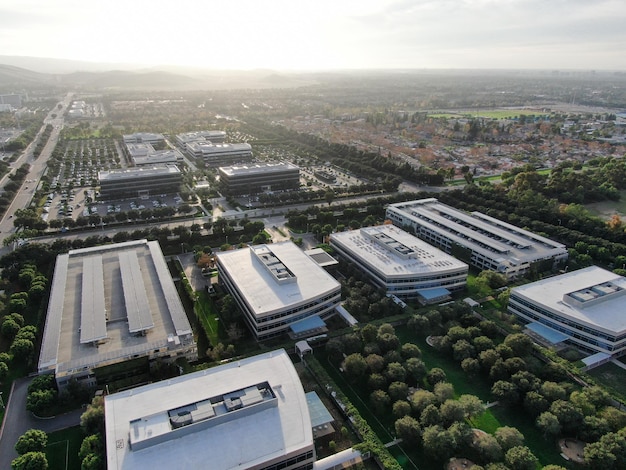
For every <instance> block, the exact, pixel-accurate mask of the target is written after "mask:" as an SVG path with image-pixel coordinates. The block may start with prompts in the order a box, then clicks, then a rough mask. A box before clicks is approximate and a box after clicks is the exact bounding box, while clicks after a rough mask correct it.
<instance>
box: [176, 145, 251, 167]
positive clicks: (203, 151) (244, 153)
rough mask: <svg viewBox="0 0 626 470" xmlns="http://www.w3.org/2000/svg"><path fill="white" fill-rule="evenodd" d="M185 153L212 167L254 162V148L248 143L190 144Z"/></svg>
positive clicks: (186, 146)
mask: <svg viewBox="0 0 626 470" xmlns="http://www.w3.org/2000/svg"><path fill="white" fill-rule="evenodd" d="M185 151H186V152H187V153H188V154H189V155H190V156H192V157H194V158H197V159H200V160H203V161H204V163H205V164H206V165H208V166H210V167H213V168H217V167H219V166H222V165H230V164H234V163H244V162H249V161H250V160H252V146H251V145H250V144H247V143H239V144H214V143H212V142H208V141H207V142H188V143H186V144H185Z"/></svg>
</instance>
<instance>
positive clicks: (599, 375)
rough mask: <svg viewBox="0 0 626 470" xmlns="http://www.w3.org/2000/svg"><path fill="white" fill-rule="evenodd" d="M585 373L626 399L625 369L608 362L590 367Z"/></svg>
mask: <svg viewBox="0 0 626 470" xmlns="http://www.w3.org/2000/svg"><path fill="white" fill-rule="evenodd" d="M587 374H589V375H590V376H591V377H593V378H594V379H595V380H596V382H598V383H599V384H600V385H603V386H604V387H606V388H608V389H609V390H611V392H613V393H614V394H615V395H618V396H619V397H621V399H622V400H626V370H624V369H622V368H621V367H618V366H616V365H615V364H611V363H610V362H609V363H607V364H603V365H601V366H600V367H596V368H595V369H591V370H590V371H588V372H587Z"/></svg>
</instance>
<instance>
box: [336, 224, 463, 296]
mask: <svg viewBox="0 0 626 470" xmlns="http://www.w3.org/2000/svg"><path fill="white" fill-rule="evenodd" d="M330 245H331V246H332V247H333V248H334V249H335V250H336V252H337V253H338V254H339V256H341V257H342V258H344V259H345V260H347V261H349V262H351V263H354V264H356V265H357V266H358V267H359V268H360V269H361V271H363V272H364V273H365V274H366V275H367V276H368V277H369V278H370V279H371V280H372V282H373V283H374V285H376V286H377V287H379V288H382V289H385V291H386V292H387V293H388V294H392V295H395V296H396V297H399V298H401V299H418V300H419V301H420V302H421V303H423V304H428V303H434V302H438V301H442V300H445V299H447V298H448V297H449V295H450V292H451V291H456V290H460V289H463V288H464V287H465V284H466V281H467V271H468V268H469V267H468V265H467V264H465V263H463V262H462V261H459V260H457V259H456V258H454V257H452V256H450V255H448V254H446V253H444V252H443V251H441V250H439V249H438V248H435V247H433V246H431V245H429V244H428V243H426V242H424V241H422V240H420V239H419V238H417V237H415V236H413V235H411V234H409V233H407V232H405V231H404V230H401V229H399V228H398V227H394V226H393V225H379V226H376V227H367V228H361V229H359V230H350V231H347V232H339V233H333V234H331V236H330Z"/></svg>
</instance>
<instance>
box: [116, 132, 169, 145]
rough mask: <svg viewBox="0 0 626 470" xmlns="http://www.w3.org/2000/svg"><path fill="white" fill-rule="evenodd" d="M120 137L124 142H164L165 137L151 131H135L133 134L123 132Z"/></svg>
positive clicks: (162, 143)
mask: <svg viewBox="0 0 626 470" xmlns="http://www.w3.org/2000/svg"><path fill="white" fill-rule="evenodd" d="M122 138H123V140H124V143H125V144H151V145H164V144H165V137H164V136H163V134H154V133H151V132H136V133H135V134H125V135H123V136H122Z"/></svg>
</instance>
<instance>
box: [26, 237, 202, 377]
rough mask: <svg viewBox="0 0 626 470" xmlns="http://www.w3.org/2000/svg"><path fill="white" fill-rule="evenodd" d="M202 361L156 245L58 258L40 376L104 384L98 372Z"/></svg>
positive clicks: (116, 246)
mask: <svg viewBox="0 0 626 470" xmlns="http://www.w3.org/2000/svg"><path fill="white" fill-rule="evenodd" d="M197 356H198V353H197V348H196V344H195V342H194V339H193V332H192V330H191V326H190V324H189V321H188V320H187V314H186V313H185V310H184V308H183V306H182V304H181V302H180V299H179V298H178V293H177V292H176V287H175V286H174V282H173V281H172V277H171V275H170V272H169V270H168V268H167V264H166V262H165V258H164V257H163V253H162V252H161V248H160V246H159V244H158V242H156V241H150V242H149V241H147V240H137V241H131V242H125V243H117V244H113V245H104V246H96V247H92V248H83V249H80V250H70V252H69V253H67V254H63V255H59V256H58V257H57V261H56V266H55V269H54V277H53V279H52V291H51V292H50V302H49V304H48V313H47V317H46V325H45V329H44V334H43V340H42V345H41V353H40V356H39V367H38V371H39V373H40V374H46V373H54V374H55V377H56V381H57V384H58V386H59V389H63V388H65V387H66V386H67V385H68V383H69V381H70V380H77V381H78V382H79V383H81V384H84V385H86V386H96V385H103V384H99V383H98V372H97V370H98V369H99V368H103V367H105V366H110V365H113V364H120V363H123V362H125V361H130V360H134V359H137V358H143V359H144V360H145V365H146V367H148V366H149V365H150V362H152V361H157V360H159V361H169V360H174V359H176V358H177V357H187V358H188V359H190V360H194V359H196V358H197Z"/></svg>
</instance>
